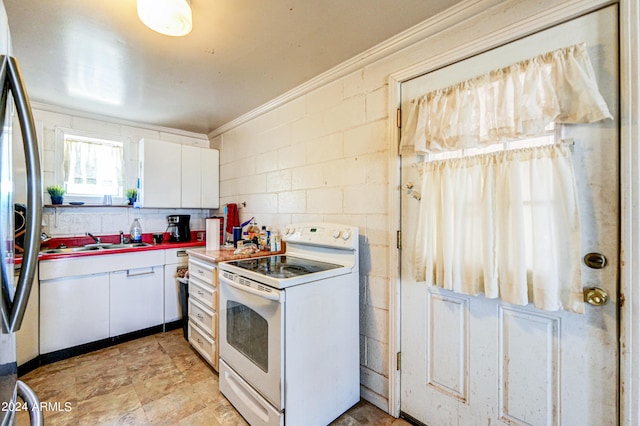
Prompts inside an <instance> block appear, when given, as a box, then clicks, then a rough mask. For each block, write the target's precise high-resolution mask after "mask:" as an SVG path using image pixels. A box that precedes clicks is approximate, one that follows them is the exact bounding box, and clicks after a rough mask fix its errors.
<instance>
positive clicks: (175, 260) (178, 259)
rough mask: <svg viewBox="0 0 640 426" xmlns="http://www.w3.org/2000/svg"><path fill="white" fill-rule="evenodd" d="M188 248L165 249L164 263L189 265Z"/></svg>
mask: <svg viewBox="0 0 640 426" xmlns="http://www.w3.org/2000/svg"><path fill="white" fill-rule="evenodd" d="M187 250H188V249H187V248H177V249H167V250H165V251H164V264H165V265H173V264H179V265H185V266H186V265H187V262H188V261H189V255H188V254H187Z"/></svg>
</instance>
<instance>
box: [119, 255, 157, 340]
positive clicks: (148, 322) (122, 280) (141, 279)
mask: <svg viewBox="0 0 640 426" xmlns="http://www.w3.org/2000/svg"><path fill="white" fill-rule="evenodd" d="M163 281H164V274H163V266H162V265H158V266H150V267H146V268H135V269H127V270H124V271H115V272H111V273H110V274H109V335H110V336H111V337H114V336H119V335H121V334H126V333H131V332H132V331H137V330H143V329H145V328H149V327H153V326H155V325H161V324H162V322H163V316H164V313H163V293H164V285H163Z"/></svg>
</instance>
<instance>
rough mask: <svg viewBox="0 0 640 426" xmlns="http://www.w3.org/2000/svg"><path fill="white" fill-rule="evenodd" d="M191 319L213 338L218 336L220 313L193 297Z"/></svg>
mask: <svg viewBox="0 0 640 426" xmlns="http://www.w3.org/2000/svg"><path fill="white" fill-rule="evenodd" d="M189 320H190V321H193V322H194V323H196V324H197V325H198V326H199V327H200V328H201V329H202V330H203V331H204V332H205V333H207V334H209V335H210V336H211V337H212V338H213V339H215V338H216V337H217V336H218V315H217V314H216V313H215V312H213V311H211V310H210V309H208V308H206V307H205V306H203V305H202V304H200V303H198V302H197V301H196V300H195V299H192V298H189Z"/></svg>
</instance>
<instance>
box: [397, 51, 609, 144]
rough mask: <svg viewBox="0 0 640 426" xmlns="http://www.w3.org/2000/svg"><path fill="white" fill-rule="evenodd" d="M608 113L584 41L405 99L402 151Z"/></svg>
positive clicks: (492, 138)
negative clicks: (406, 111)
mask: <svg viewBox="0 0 640 426" xmlns="http://www.w3.org/2000/svg"><path fill="white" fill-rule="evenodd" d="M604 118H612V117H611V113H610V112H609V109H608V108H607V105H606V103H605V101H604V99H603V98H602V95H601V94H600V92H599V90H598V85H597V83H596V80H595V75H594V71H593V66H592V65H591V61H590V59H589V55H588V53H587V49H586V45H585V44H584V43H582V44H578V45H574V46H569V47H566V48H562V49H558V50H555V51H552V52H548V53H545V54H543V55H540V56H536V57H535V58H531V59H528V60H525V61H522V62H518V63H516V64H513V65H511V66H509V67H506V68H503V69H500V70H495V71H492V72H489V73H487V74H484V75H481V76H479V77H476V78H474V79H471V80H467V81H464V82H461V83H458V84H456V85H454V86H451V87H446V88H443V89H440V90H436V91H433V92H430V93H427V94H425V95H423V96H421V97H419V98H417V99H414V100H413V101H412V102H411V108H410V111H409V117H408V119H407V123H406V125H405V128H404V129H403V135H402V139H401V142H400V148H401V150H402V152H417V153H428V152H441V151H453V150H460V149H464V148H474V147H483V146H487V145H491V144H494V143H500V142H505V141H509V140H513V139H522V138H526V137H530V136H535V135H539V134H541V133H542V132H543V131H544V128H545V127H546V126H547V125H549V124H550V123H551V122H556V123H592V122H595V121H599V120H602V119H604Z"/></svg>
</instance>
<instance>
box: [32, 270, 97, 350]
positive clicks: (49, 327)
mask: <svg viewBox="0 0 640 426" xmlns="http://www.w3.org/2000/svg"><path fill="white" fill-rule="evenodd" d="M40 301H41V303H40V353H42V354H46V353H49V352H54V351H57V350H60V349H66V348H70V347H73V346H77V345H82V344H84V343H89V342H94V341H96V340H101V339H106V338H108V337H109V274H108V273H106V272H105V273H99V274H90V275H79V276H73V277H66V278H59V279H45V280H42V281H41V282H40Z"/></svg>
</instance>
